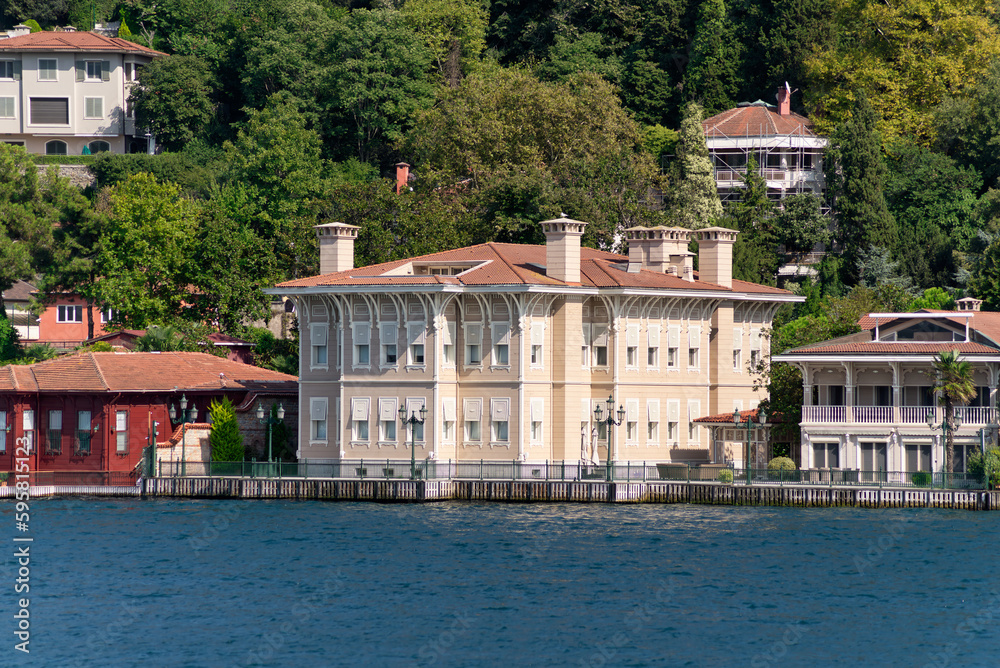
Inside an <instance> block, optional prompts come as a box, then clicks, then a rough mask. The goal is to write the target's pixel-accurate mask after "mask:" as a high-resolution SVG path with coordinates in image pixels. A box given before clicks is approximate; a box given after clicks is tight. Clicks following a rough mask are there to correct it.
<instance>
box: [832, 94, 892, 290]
mask: <svg viewBox="0 0 1000 668" xmlns="http://www.w3.org/2000/svg"><path fill="white" fill-rule="evenodd" d="M877 120H878V119H877V117H876V114H875V110H874V109H872V107H871V105H869V104H868V102H867V100H866V98H864V97H861V99H860V100H859V102H858V104H857V107H856V108H855V110H854V115H853V116H851V118H850V119H849V120H848V121H847V122H845V123H844V124H843V125H841V126H840V127H839V128H837V132H836V133H834V135H833V137H831V140H830V149H829V151H828V153H827V158H826V161H825V162H826V166H827V187H828V193H830V194H831V195H832V198H831V200H832V204H833V209H834V212H835V215H836V219H837V234H838V237H839V240H840V243H841V244H842V246H843V249H844V253H845V254H846V256H847V260H848V266H847V270H848V275H849V276H850V277H851V278H852V279H853V278H856V276H857V275H856V273H854V268H855V263H856V262H857V255H858V252H859V251H860V250H861V249H862V248H868V247H869V246H879V247H882V248H895V246H896V242H897V238H898V237H897V232H896V223H895V220H893V217H892V214H891V213H889V210H888V208H887V207H886V203H885V196H884V194H883V189H884V187H885V183H886V179H887V169H886V166H885V161H884V158H883V155H882V140H881V137H880V135H879V134H878V131H877V130H876V124H877Z"/></svg>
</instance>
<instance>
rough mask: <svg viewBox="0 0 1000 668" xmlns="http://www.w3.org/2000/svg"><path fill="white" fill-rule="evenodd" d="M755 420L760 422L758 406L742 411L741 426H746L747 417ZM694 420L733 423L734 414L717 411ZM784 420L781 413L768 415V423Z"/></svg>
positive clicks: (711, 422)
mask: <svg viewBox="0 0 1000 668" xmlns="http://www.w3.org/2000/svg"><path fill="white" fill-rule="evenodd" d="M748 418H749V419H751V420H753V422H754V424H760V423H759V422H758V420H760V411H759V410H758V409H756V408H751V409H750V410H748V411H740V426H744V425H746V423H747V419H748ZM692 421H693V422H699V423H701V424H729V425H732V424H733V414H732V413H731V412H730V413H716V414H715V415H706V416H705V417H702V418H698V419H696V420H692ZM781 422H784V420H782V419H781V415H780V414H778V413H775V414H774V415H768V416H767V424H778V423H781Z"/></svg>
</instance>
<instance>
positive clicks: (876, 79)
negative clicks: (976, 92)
mask: <svg viewBox="0 0 1000 668" xmlns="http://www.w3.org/2000/svg"><path fill="white" fill-rule="evenodd" d="M831 5H832V6H833V8H834V16H835V25H836V30H837V33H838V38H837V39H836V40H835V41H833V42H832V43H830V44H829V45H826V47H825V48H823V49H822V50H820V51H818V52H817V53H816V54H815V55H814V56H813V57H811V58H809V60H808V61H807V64H806V70H807V76H808V79H809V82H810V85H809V87H808V88H807V89H806V96H807V101H808V102H809V104H810V105H811V106H812V107H813V109H815V110H816V111H817V112H819V113H818V114H817V119H816V120H817V128H818V130H819V131H820V132H821V133H828V132H829V131H830V129H831V128H832V127H834V126H837V127H839V126H840V125H841V124H843V123H844V122H846V121H847V120H848V119H849V118H851V117H852V116H854V115H855V111H854V110H855V106H856V105H857V103H858V101H859V97H858V96H859V94H860V93H861V92H862V91H863V92H864V93H865V94H866V95H867V96H868V97H869V99H870V102H871V104H872V106H873V107H874V108H875V109H876V110H877V118H878V119H879V129H880V131H881V132H882V134H883V136H885V137H886V138H895V137H898V136H912V137H916V138H917V139H918V141H920V142H921V143H925V144H926V143H927V142H928V141H929V140H930V139H931V138H932V137H931V135H932V125H933V123H932V113H933V109H934V107H936V106H937V105H938V104H940V103H941V102H942V101H943V100H944V99H945V98H947V97H948V96H955V95H962V94H963V93H964V92H966V91H967V90H968V89H970V88H971V87H972V86H974V85H975V82H976V81H977V80H978V79H979V78H980V77H981V76H982V74H983V73H984V72H985V71H986V68H987V66H988V65H989V63H990V61H992V60H993V59H994V58H996V57H997V56H998V55H1000V33H998V28H997V23H996V22H995V19H996V17H997V13H996V12H997V10H996V6H995V3H994V2H992V1H991V0H942V1H940V2H924V0H899V1H898V2H878V1H876V0H861V1H857V0H835V2H832V3H831Z"/></svg>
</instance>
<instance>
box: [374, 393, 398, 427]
mask: <svg viewBox="0 0 1000 668" xmlns="http://www.w3.org/2000/svg"><path fill="white" fill-rule="evenodd" d="M378 419H379V420H380V421H382V422H391V421H393V420H395V419H396V397H379V400H378Z"/></svg>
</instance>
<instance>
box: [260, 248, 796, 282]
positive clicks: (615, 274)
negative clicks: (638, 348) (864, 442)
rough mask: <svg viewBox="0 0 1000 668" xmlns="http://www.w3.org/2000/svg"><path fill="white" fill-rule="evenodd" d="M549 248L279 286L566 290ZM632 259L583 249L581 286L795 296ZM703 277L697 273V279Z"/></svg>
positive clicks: (470, 251)
mask: <svg viewBox="0 0 1000 668" xmlns="http://www.w3.org/2000/svg"><path fill="white" fill-rule="evenodd" d="M545 254H546V247H545V246H544V245H529V244H504V243H496V242H490V243H485V244H479V245H477V246H469V247H467V248H456V249H454V250H448V251H442V252H439V253H431V254H429V255H421V256H418V257H413V258H407V259H405V260H395V261H393V262H383V263H381V264H373V265H370V266H367V267H359V268H356V269H349V270H347V271H342V272H338V273H334V274H325V275H320V276H310V277H308V278H301V279H297V280H294V281H287V282H285V283H280V284H278V286H277V287H279V288H300V287H318V286H327V285H329V286H334V285H356V286H372V285H390V284H391V285H437V284H441V285H539V286H564V285H567V284H566V283H564V282H563V281H560V280H558V279H555V278H550V277H549V276H547V275H546V274H545V262H546V259H545ZM627 262H628V258H627V257H625V256H624V255H616V254H615V253H609V252H607V251H601V250H596V249H593V248H581V249H580V285H582V286H584V287H595V288H652V289H672V290H713V291H719V290H721V291H726V292H742V293H761V294H779V295H790V294H791V293H790V292H788V291H787V290H781V289H779V288H772V287H768V286H766V285H757V284H756V283H747V282H745V281H733V287H732V288H726V287H723V286H721V285H715V284H714V283H706V282H703V281H698V280H695V281H685V280H684V279H683V278H680V277H679V276H674V275H671V274H665V273H661V272H657V271H651V270H648V269H642V270H640V271H638V272H636V273H629V272H627V271H625V267H626V263H627ZM411 263H415V264H442V265H447V264H449V263H478V264H477V265H475V266H471V267H470V268H469V269H468V270H467V271H463V272H462V273H461V274H459V275H455V276H432V275H408V274H403V272H404V271H405V270H406V268H407V265H410V264H411ZM695 275H696V276H697V272H696V274H695Z"/></svg>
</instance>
